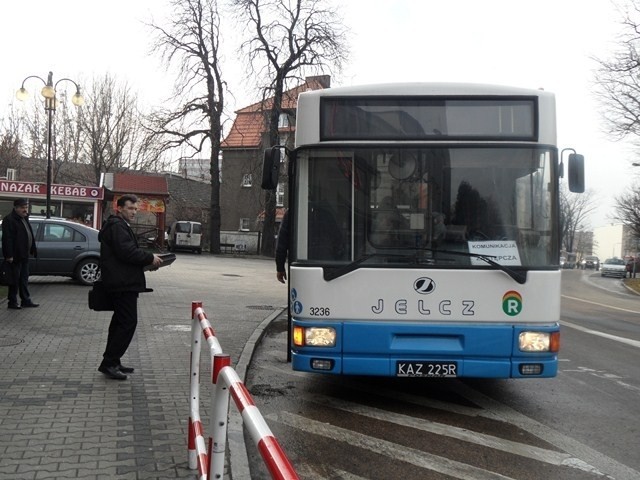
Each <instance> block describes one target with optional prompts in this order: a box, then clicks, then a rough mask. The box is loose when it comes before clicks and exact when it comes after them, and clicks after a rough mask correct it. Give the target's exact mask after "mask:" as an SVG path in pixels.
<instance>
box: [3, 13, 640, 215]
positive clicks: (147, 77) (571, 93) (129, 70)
mask: <svg viewBox="0 0 640 480" xmlns="http://www.w3.org/2000/svg"><path fill="white" fill-rule="evenodd" d="M336 1H337V0H336ZM340 3H341V4H342V7H341V8H342V9H343V13H344V21H345V24H346V25H347V26H348V28H349V30H350V34H351V57H350V61H349V62H348V65H347V68H346V69H345V71H344V72H343V73H342V74H341V75H340V76H334V77H333V79H332V84H333V86H341V85H357V84H364V83H380V82H389V81H456V82H478V83H495V84H503V85H512V86H518V87H525V88H544V89H545V90H548V91H551V92H553V93H555V94H556V102H557V107H558V141H559V147H560V148H566V147H573V148H575V149H576V150H577V151H578V152H579V153H582V154H584V155H585V158H586V166H587V187H588V188H590V189H592V190H593V191H594V192H595V193H596V194H597V195H598V204H599V205H600V207H599V208H598V211H597V213H596V214H595V215H594V216H593V218H592V221H591V224H592V226H593V227H597V226H600V225H603V224H606V223H610V222H611V221H612V220H611V214H612V198H613V196H614V195H616V194H618V193H620V192H622V191H624V189H625V188H626V187H628V186H629V185H630V184H631V183H633V182H634V181H637V180H638V175H639V174H640V168H638V169H637V170H638V172H637V173H636V172H635V171H634V168H633V167H632V166H631V162H633V161H637V160H636V158H637V154H636V153H635V152H634V151H633V150H632V149H631V147H630V146H629V144H628V142H613V141H612V139H610V138H608V137H607V136H606V135H605V134H604V133H603V131H602V121H601V116H600V113H599V111H598V107H597V104H596V102H595V98H594V96H593V94H592V90H593V85H592V84H593V80H594V73H593V70H594V68H595V64H594V62H593V61H592V60H591V57H593V56H597V57H601V58H603V57H607V56H608V55H610V54H611V52H612V51H613V49H614V47H615V40H616V35H617V34H618V33H619V32H620V24H619V21H620V15H619V13H618V12H617V10H616V8H615V6H614V5H613V3H611V2H610V1H609V0H592V1H584V0H561V1H558V0H536V1H529V0H519V1H514V0H484V1H482V2H480V1H477V0H447V1H442V0H439V1H434V0H348V1H341V2H340ZM166 13H167V8H166V2H165V1H164V0H111V1H109V2H95V1H86V0H84V1H79V0H58V1H56V2H51V1H44V0H22V1H20V2H7V1H4V2H2V3H0V45H2V47H1V48H0V68H1V70H0V117H2V116H4V115H5V114H6V111H7V106H8V105H9V104H10V103H12V102H14V98H15V91H16V90H17V89H18V88H19V87H20V84H21V82H22V80H23V79H24V78H25V77H26V76H28V75H40V76H41V77H43V78H46V75H47V72H48V71H49V70H52V71H53V72H54V81H55V80H58V79H60V78H63V77H70V78H72V79H74V80H78V81H80V82H88V81H89V79H91V78H92V77H93V76H102V75H104V74H105V73H106V72H109V73H111V74H113V75H115V76H117V78H118V79H119V80H126V81H128V82H129V83H130V85H131V86H132V87H133V89H134V90H135V91H136V92H137V93H138V95H139V97H140V98H141V100H142V101H143V102H145V103H146V104H148V105H158V104H161V103H162V102H163V101H164V100H165V99H166V98H167V97H168V96H169V95H170V93H171V88H172V85H173V80H174V79H173V77H172V76H171V75H169V74H167V72H166V71H165V70H164V69H163V68H162V66H161V64H160V59H159V58H158V57H157V56H156V55H154V54H153V53H150V52H149V46H150V38H151V36H150V30H149V29H148V28H146V27H145V25H144V24H145V23H148V22H150V21H151V20H152V18H153V19H154V20H155V21H156V22H158V23H161V22H162V19H163V18H164V16H165V15H166ZM227 25H228V26H229V27H230V30H233V29H237V27H236V26H234V25H233V22H232V20H229V21H228V22H227ZM227 43H228V44H229V45H228V48H229V51H228V53H227V54H226V59H227V62H228V63H227V66H226V68H225V75H226V78H227V81H228V83H229V86H230V89H231V91H232V93H233V98H229V99H228V100H229V108H228V109H229V111H230V112H232V111H233V110H235V109H237V108H241V107H243V106H245V105H247V104H249V103H252V102H253V101H255V100H256V98H257V97H256V94H255V93H254V92H253V91H252V90H251V86H250V85H249V84H247V83H246V81H245V80H243V79H244V78H245V75H243V71H242V68H241V66H240V65H238V64H237V63H235V59H237V58H238V54H237V53H236V52H235V51H234V49H235V47H236V45H235V43H234V40H233V38H231V37H228V38H227ZM25 86H26V88H27V89H28V90H29V91H30V92H31V93H32V94H33V93H34V92H35V93H36V94H37V92H38V91H39V90H40V88H41V86H40V84H38V83H37V81H29V82H28V83H27V84H26V85H25ZM639 160H640V159H639Z"/></svg>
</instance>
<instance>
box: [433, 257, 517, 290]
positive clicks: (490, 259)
mask: <svg viewBox="0 0 640 480" xmlns="http://www.w3.org/2000/svg"><path fill="white" fill-rule="evenodd" d="M423 250H427V251H429V252H433V253H434V254H436V253H446V254H449V255H464V256H465V257H473V258H479V259H480V260H482V261H484V262H486V263H488V264H489V265H491V266H492V267H495V268H497V269H498V270H502V271H503V272H504V273H506V274H507V275H509V276H510V277H511V278H513V279H514V280H515V281H516V282H518V283H519V284H520V285H524V284H525V283H527V272H526V271H525V272H524V273H522V272H516V271H515V270H512V269H510V268H509V267H507V266H505V265H501V264H499V263H498V262H496V261H495V260H493V259H494V258H496V257H495V256H493V255H483V254H481V253H470V252H457V251H455V250H437V249H434V248H424V249H423Z"/></svg>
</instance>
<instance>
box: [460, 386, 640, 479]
mask: <svg viewBox="0 0 640 480" xmlns="http://www.w3.org/2000/svg"><path fill="white" fill-rule="evenodd" d="M453 385H454V386H453V390H454V391H456V392H457V393H458V394H459V395H462V396H464V397H465V398H467V399H468V400H469V401H471V402H473V403H475V404H476V405H479V406H480V407H481V408H483V409H484V410H485V411H486V412H487V415H486V416H487V417H489V418H494V419H495V420H501V421H503V422H507V423H510V424H511V425H514V426H516V427H519V428H521V429H523V430H525V431H527V432H529V433H531V434H533V435H535V436H536V437H538V438H539V439H541V440H544V441H545V442H547V443H550V444H551V445H553V446H555V447H556V448H558V449H560V450H562V451H564V452H569V453H571V454H572V455H573V456H574V457H577V458H582V459H584V461H585V462H587V463H589V464H591V465H594V466H595V467H596V468H598V469H599V470H600V471H603V472H607V473H606V474H605V478H611V479H614V478H615V479H616V480H638V478H640V472H638V471H636V470H634V469H633V468H631V467H628V466H626V465H624V464H622V463H620V462H618V461H617V460H614V459H613V458H611V457H609V456H607V455H606V454H604V453H601V452H598V451H597V450H595V449H593V448H591V447H589V446H587V445H585V444H583V443H581V442H580V441H578V440H576V439H574V438H571V437H569V436H567V435H564V434H563V433H561V432H559V431H557V430H554V429H553V428H552V427H548V426H546V425H544V424H542V423H540V422H538V421H537V420H534V419H533V418H531V417H528V416H526V415H524V414H522V413H520V412H518V411H517V410H515V409H513V408H511V407H509V406H508V405H506V404H504V403H501V402H499V401H497V400H494V399H493V398H491V397H489V396H487V395H485V394H483V393H482V392H480V391H478V390H476V389H474V388H472V387H470V386H468V385H466V384H465V383H463V382H456V383H455V384H453Z"/></svg>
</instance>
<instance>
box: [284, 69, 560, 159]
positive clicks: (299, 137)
mask: <svg viewBox="0 0 640 480" xmlns="http://www.w3.org/2000/svg"><path fill="white" fill-rule="evenodd" d="M350 96H353V97H356V96H357V97H363V98H364V97H381V98H387V99H389V98H393V97H398V98H399V99H401V98H410V97H414V98H415V97H452V98H453V97H493V98H495V97H501V96H504V97H536V98H537V104H538V116H537V118H536V121H537V123H538V125H537V129H538V130H537V132H538V138H537V141H535V142H525V143H534V144H545V145H552V146H555V145H556V138H557V137H556V119H555V96H554V94H553V93H551V92H546V91H544V90H541V89H539V90H536V89H527V88H519V87H511V86H503V85H489V84H476V83H444V82H437V83H436V82H433V83H431V82H414V83H383V84H370V85H357V86H348V87H337V88H326V89H322V90H313V91H307V92H303V93H301V94H300V96H299V98H298V113H297V118H296V122H297V123H296V147H300V146H302V145H314V144H315V145H317V144H321V143H322V142H321V141H320V99H321V98H327V97H350ZM368 141H369V142H370V141H371V139H369V140H368ZM353 143H358V142H353Z"/></svg>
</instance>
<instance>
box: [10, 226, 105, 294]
mask: <svg viewBox="0 0 640 480" xmlns="http://www.w3.org/2000/svg"><path fill="white" fill-rule="evenodd" d="M29 222H30V223H31V227H32V228H33V234H34V236H35V240H36V245H37V247H38V258H30V259H29V273H30V275H57V276H62V277H72V278H74V279H76V280H77V281H78V282H80V283H81V284H83V285H93V282H95V281H96V280H99V279H100V242H98V230H96V229H95V228H91V227H87V226H86V225H82V224H81V223H76V222H71V221H69V220H65V219H63V218H44V217H35V216H30V217H29ZM1 238H2V231H0V239H1ZM1 252H2V246H1V245H0V253H1Z"/></svg>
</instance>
